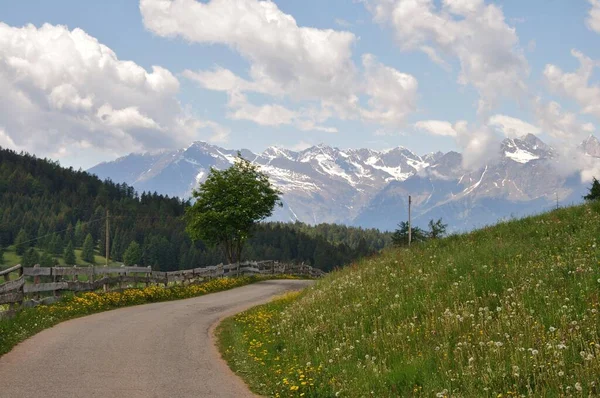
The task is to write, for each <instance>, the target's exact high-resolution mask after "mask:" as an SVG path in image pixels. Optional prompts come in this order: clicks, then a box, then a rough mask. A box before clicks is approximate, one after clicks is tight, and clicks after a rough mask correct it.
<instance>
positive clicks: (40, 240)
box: [35, 223, 46, 248]
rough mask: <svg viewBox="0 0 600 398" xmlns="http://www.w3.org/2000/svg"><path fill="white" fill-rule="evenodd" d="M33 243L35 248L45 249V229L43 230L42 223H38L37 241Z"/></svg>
mask: <svg viewBox="0 0 600 398" xmlns="http://www.w3.org/2000/svg"><path fill="white" fill-rule="evenodd" d="M35 243H36V244H35V245H36V246H37V247H39V248H45V246H44V244H45V243H46V228H44V224H43V223H40V226H39V228H38V231H37V241H36V242H35Z"/></svg>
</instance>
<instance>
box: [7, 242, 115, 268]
mask: <svg viewBox="0 0 600 398" xmlns="http://www.w3.org/2000/svg"><path fill="white" fill-rule="evenodd" d="M36 251H37V252H38V254H39V255H40V256H41V255H42V254H43V253H44V250H39V249H36ZM74 251H75V265H77V266H80V267H86V266H89V265H105V264H106V257H104V256H101V255H99V254H98V252H97V251H96V252H95V253H94V264H90V263H88V262H86V261H83V259H82V258H81V251H82V250H81V249H75V250H74ZM53 257H55V258H56V260H57V261H58V265H59V266H63V267H64V266H66V263H65V260H64V258H63V256H53ZM21 258H22V256H19V255H18V254H17V253H16V252H15V247H14V246H8V247H7V248H6V251H5V252H4V257H3V259H4V260H3V261H2V263H1V264H0V269H6V268H10V267H12V266H13V265H17V264H21ZM122 263H123V262H114V261H112V260H111V262H110V265H112V266H120V265H121V264H122Z"/></svg>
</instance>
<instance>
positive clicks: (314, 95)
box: [0, 0, 600, 168]
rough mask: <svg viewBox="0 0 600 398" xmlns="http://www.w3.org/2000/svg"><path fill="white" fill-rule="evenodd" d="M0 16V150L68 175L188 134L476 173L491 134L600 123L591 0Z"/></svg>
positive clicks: (131, 4)
mask: <svg viewBox="0 0 600 398" xmlns="http://www.w3.org/2000/svg"><path fill="white" fill-rule="evenodd" d="M165 4H167V5H169V6H170V7H168V9H166V8H164V7H163V6H164V5H165ZM161 7H163V8H161ZM265 10H266V11H265ZM595 10H598V12H597V13H596V12H595ZM224 13H225V14H226V15H224ZM249 16H252V18H254V19H251V18H250V17H249ZM219 18H221V19H219ZM288 18H293V21H291V22H290V20H289V19H288ZM486 18H487V20H486ZM214 21H219V23H220V24H221V25H223V24H229V25H228V27H227V28H223V27H222V26H221V27H219V26H216V25H212V23H213V22H214ZM248 21H250V22H248ZM252 21H254V22H252ZM256 21H262V22H256ZM265 21H267V22H265ZM268 21H270V24H269V22H268ZM282 21H283V22H282ZM415 21H417V22H415ZM482 21H483V22H482ZM0 22H1V23H2V24H4V25H3V30H0V89H3V90H5V92H7V93H8V94H5V95H0V102H4V104H3V108H4V109H5V111H4V112H2V111H0V145H2V146H9V147H14V148H16V149H23V150H27V151H30V152H35V153H36V154H39V155H41V156H49V157H52V158H55V159H58V160H60V161H61V163H62V164H66V165H72V166H75V167H83V168H87V167H90V166H92V165H94V164H95V163H97V162H99V161H102V160H111V159H114V158H115V157H117V156H120V155H123V154H127V153H129V152H132V151H146V150H157V149H160V148H176V147H182V146H185V145H186V142H189V141H192V140H207V141H209V142H213V143H215V144H218V145H222V146H224V147H227V148H241V147H244V148H249V149H251V150H253V151H262V150H264V149H265V148H266V147H268V146H270V145H280V146H284V147H288V148H303V147H306V146H308V145H312V144H317V143H321V142H323V143H326V144H329V145H333V146H338V147H344V148H345V147H368V148H374V149H384V148H390V147H393V146H398V145H402V146H406V147H408V148H410V149H412V150H414V151H415V152H417V153H420V154H423V153H427V152H431V151H437V150H442V151H447V150H459V151H462V152H466V153H471V154H472V156H471V158H472V159H473V162H474V163H477V161H478V159H480V158H482V157H485V156H486V151H489V150H490V148H491V143H494V142H496V141H497V140H499V139H502V138H503V137H504V136H518V135H521V134H525V133H529V132H532V133H534V134H537V135H540V136H541V137H542V138H544V139H546V140H548V141H552V142H555V143H556V144H557V145H559V144H560V145H563V144H564V142H570V141H573V142H574V141H577V140H579V139H580V138H581V137H583V136H584V135H586V134H589V133H593V132H595V129H596V124H597V122H598V119H599V118H600V110H599V108H598V107H597V106H594V104H595V103H597V101H596V100H598V101H600V90H598V86H597V84H598V83H597V70H596V64H597V61H596V60H600V46H599V45H598V44H600V36H599V33H598V32H600V4H598V3H597V2H596V1H586V0H528V1H519V0H505V1H495V2H492V1H485V2H484V1H483V0H444V1H437V0H436V1H433V0H365V1H352V0H346V1H342V0H330V1H322V0H320V1H315V0H304V1H302V2H298V1H275V2H274V3H273V4H270V5H269V7H264V4H261V2H259V1H256V0H248V1H242V0H230V1H229V2H228V1H225V0H211V1H203V2H201V3H200V2H196V1H194V0H176V1H174V2H170V1H166V3H165V1H164V0H143V1H142V4H140V2H138V1H133V0H127V1H123V0H104V1H81V0H79V1H75V0H54V1H52V2H49V1H44V0H21V1H19V2H2V3H0ZM27 24H33V27H30V28H27V29H24V28H23V27H24V26H25V25H27ZM44 24H49V25H48V26H47V28H46V29H43V28H42V26H43V25H44ZM273 24H275V25H277V26H275V27H273V26H272V25H273ZM65 27H66V28H65ZM237 27H240V28H239V30H240V32H241V33H239V32H238V33H235V32H234V31H235V30H236V29H237ZM76 28H79V29H81V30H82V31H83V32H82V33H83V34H84V35H85V36H82V35H79V34H74V33H73V32H74V29H76ZM305 28H314V29H312V32H313V33H314V35H313V36H311V38H308V39H307V31H306V30H305ZM220 29H223V30H220ZM232 32H233V33H232ZM328 32H330V33H331V32H333V34H334V36H331V35H329V33H328ZM2 36H4V37H5V39H4V40H2V39H1V37H2ZM449 36H452V39H451V40H450V39H448V37H449ZM57 37H61V38H62V39H61V40H66V41H65V42H64V43H63V42H61V43H62V44H60V45H59V44H57V43H59V41H58V39H57ZM79 41H81V43H83V44H81V43H80V42H79ZM94 41H97V42H98V43H100V44H102V45H103V46H105V47H106V48H108V49H110V50H112V52H114V56H109V60H108V61H102V62H101V64H102V65H103V66H102V67H100V68H99V67H98V62H100V61H99V60H102V59H104V58H103V57H105V56H106V52H104V51H103V50H98V49H97V48H95V49H94V50H93V51H98V54H94V55H93V56H92V58H93V57H96V58H93V62H87V61H85V62H84V61H81V60H80V54H79V52H81V51H83V50H82V48H86V49H87V48H91V47H90V45H91V44H90V43H92V42H94ZM26 43H31V49H29V50H26V49H25V48H27V44H26ZM78 43H80V44H78ZM92 47H93V46H92ZM316 47H319V48H321V49H322V50H323V51H322V52H323V54H322V56H321V55H319V56H317V55H314V54H312V55H311V56H310V57H307V54H308V53H309V52H310V53H312V51H313V48H316ZM572 50H577V51H579V53H578V54H579V55H578V57H575V56H574V55H573V54H572ZM86 51H87V50H86ZM314 52H315V53H317V52H318V51H317V50H315V51H314ZM338 54H339V56H338ZM366 54H370V57H371V58H369V59H370V60H371V61H370V63H369V65H370V66H369V67H367V64H366V63H365V60H364V59H365V58H364V56H365V55H366ZM320 57H321V58H320ZM308 58H309V59H308ZM15 59H19V60H21V62H12V61H11V60H15ZM57 60H58V61H57ZM125 61H131V62H125ZM132 63H133V65H134V66H131V65H132ZM584 63H586V65H587V64H589V65H590V68H591V71H592V72H591V74H590V73H585V72H583V71H582V69H583V68H580V65H583V64H584ZM90 65H91V66H90ZM105 65H108V66H105ZM469 65H470V66H469ZM474 65H478V66H474ZM547 65H552V67H548V66H547ZM153 66H160V67H161V68H163V69H161V71H162V72H160V73H156V74H153V69H152V67H153ZM123 68H125V69H127V70H130V68H132V69H131V70H135V71H134V72H131V74H129V75H122V74H120V73H119V72H118V71H120V70H125V69H123ZM140 68H143V71H142V72H144V73H145V74H144V73H142V74H140ZM469 68H470V69H469ZM216 70H220V71H223V70H228V71H230V74H229V75H227V76H230V77H231V76H234V78H235V80H234V81H233V83H231V84H229V85H226V87H223V84H222V82H223V81H224V77H223V76H224V75H221V74H212V75H211V74H209V73H208V72H211V71H212V72H214V71H216ZM186 71H187V72H186ZM496 75H497V76H496ZM140 76H141V77H140ZM461 76H462V79H461ZM157 79H158V80H159V81H160V82H161V83H160V84H158V85H157V86H156V85H155V86H152V87H153V88H152V89H149V88H148V87H149V85H151V83H150V82H155V81H157ZM232 79H233V78H232ZM163 80H164V81H163ZM265 87H267V88H265ZM73 98H75V99H76V100H73ZM352 99H353V100H352Z"/></svg>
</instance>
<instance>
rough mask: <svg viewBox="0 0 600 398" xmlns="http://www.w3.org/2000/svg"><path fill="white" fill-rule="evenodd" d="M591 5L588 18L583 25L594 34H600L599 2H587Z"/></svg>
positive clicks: (591, 0) (593, 0)
mask: <svg viewBox="0 0 600 398" xmlns="http://www.w3.org/2000/svg"><path fill="white" fill-rule="evenodd" d="M588 1H589V3H590V4H591V5H592V8H590V10H589V12H588V17H587V18H586V20H585V25H586V26H587V27H588V29H590V30H593V31H594V32H597V33H600V1H599V0H588Z"/></svg>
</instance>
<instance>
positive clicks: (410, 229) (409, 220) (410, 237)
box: [408, 195, 412, 246]
mask: <svg viewBox="0 0 600 398" xmlns="http://www.w3.org/2000/svg"><path fill="white" fill-rule="evenodd" d="M411 205H412V198H411V196H410V195H408V245H409V246H410V242H411V241H412V226H411V224H410V222H411V219H410V207H411Z"/></svg>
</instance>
